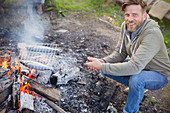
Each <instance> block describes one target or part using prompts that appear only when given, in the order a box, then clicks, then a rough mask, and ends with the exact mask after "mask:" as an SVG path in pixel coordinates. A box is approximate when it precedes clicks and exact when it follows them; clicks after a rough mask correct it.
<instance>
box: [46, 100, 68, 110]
mask: <svg viewBox="0 0 170 113" xmlns="http://www.w3.org/2000/svg"><path fill="white" fill-rule="evenodd" d="M45 102H46V103H47V104H48V105H49V106H51V107H52V108H53V109H54V110H56V111H58V112H60V113H66V112H65V111H64V110H63V109H62V108H60V107H59V106H57V105H56V104H55V103H53V102H52V101H50V100H48V99H46V100H45Z"/></svg>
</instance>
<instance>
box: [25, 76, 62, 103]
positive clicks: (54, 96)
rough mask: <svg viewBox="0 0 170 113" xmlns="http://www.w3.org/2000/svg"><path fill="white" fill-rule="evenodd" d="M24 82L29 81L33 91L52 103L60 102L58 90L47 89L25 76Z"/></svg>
mask: <svg viewBox="0 0 170 113" xmlns="http://www.w3.org/2000/svg"><path fill="white" fill-rule="evenodd" d="M23 76H24V75H23ZM24 81H27V82H28V83H29V84H30V88H31V90H33V91H35V92H36V93H38V94H40V95H42V96H44V97H45V98H48V99H50V100H52V101H59V99H60V95H59V91H58V90H57V89H55V88H50V87H46V86H44V85H43V84H40V83H38V82H37V81H35V80H33V79H30V78H28V77H27V76H24Z"/></svg>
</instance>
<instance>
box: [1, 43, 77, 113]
mask: <svg viewBox="0 0 170 113" xmlns="http://www.w3.org/2000/svg"><path fill="white" fill-rule="evenodd" d="M56 47H57V46H56V45H52V44H51V45H50V44H32V45H26V44H24V43H19V44H18V51H19V56H17V57H16V58H15V62H11V61H12V55H11V52H9V53H8V54H5V56H4V57H2V58H1V80H3V83H2V82H1V90H0V95H1V99H0V104H1V106H2V107H1V109H2V110H3V109H5V110H7V111H10V110H16V111H22V112H23V110H26V111H28V110H29V111H30V112H31V111H35V108H34V103H35V100H36V99H37V98H38V99H41V100H42V99H43V100H44V102H46V103H47V104H49V105H50V106H52V108H53V109H55V110H57V111H60V112H64V110H62V109H61V108H60V107H59V106H57V105H56V104H55V103H54V102H57V101H59V100H60V94H59V90H57V89H55V88H54V87H56V85H57V81H58V84H66V83H67V82H68V81H69V80H70V79H71V77H69V76H68V75H66V73H65V72H66V70H62V69H61V67H62V66H57V65H58V64H57V63H59V64H60V65H63V64H61V61H63V60H64V61H66V60H67V62H68V61H69V60H70V61H72V62H73V61H75V59H71V58H70V59H69V57H67V59H65V57H61V56H58V55H59V53H61V52H62V49H59V48H56ZM63 58H64V59H63ZM62 59H63V60H62ZM55 60H57V61H60V62H56V61H55ZM63 66H64V65H63ZM74 69H75V68H74ZM61 71H62V73H65V74H64V75H63V76H62V75H61ZM69 71H71V68H70V70H69ZM58 74H59V75H60V76H58ZM72 78H73V76H72ZM63 79H64V80H63ZM47 84H49V85H51V86H50V87H49V86H47ZM6 90H7V91H6ZM4 94H5V95H4ZM9 106H10V108H9ZM7 108H8V109H7ZM48 109H49V108H48Z"/></svg>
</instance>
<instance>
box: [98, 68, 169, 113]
mask: <svg viewBox="0 0 170 113" xmlns="http://www.w3.org/2000/svg"><path fill="white" fill-rule="evenodd" d="M101 73H102V74H103V75H104V76H106V77H109V78H111V79H114V80H116V81H118V82H120V83H122V84H124V85H126V86H129V92H128V98H127V102H126V105H125V107H124V110H123V112H124V113H136V112H137V111H138V110H139V104H140V102H141V101H142V98H143V96H144V91H145V88H146V89H150V90H157V89H161V88H163V87H164V86H166V85H167V83H168V80H167V79H166V77H164V76H163V75H162V74H160V73H158V72H155V71H141V72H140V73H139V74H137V75H130V76H114V75H108V74H104V73H103V72H101Z"/></svg>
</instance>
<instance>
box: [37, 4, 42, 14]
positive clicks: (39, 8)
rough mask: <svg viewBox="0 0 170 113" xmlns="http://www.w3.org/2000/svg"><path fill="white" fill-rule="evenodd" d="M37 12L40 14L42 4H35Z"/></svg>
mask: <svg viewBox="0 0 170 113" xmlns="http://www.w3.org/2000/svg"><path fill="white" fill-rule="evenodd" d="M37 13H38V14H40V15H42V14H43V9H42V4H38V5H37Z"/></svg>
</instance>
